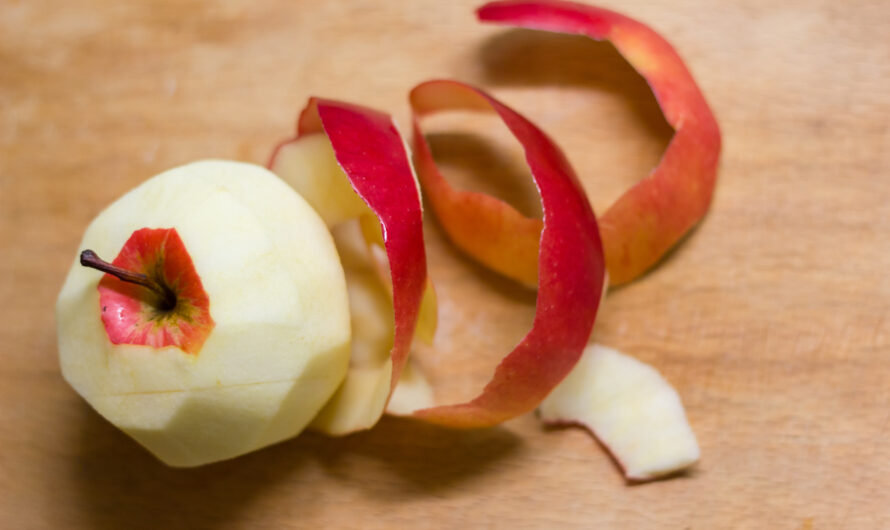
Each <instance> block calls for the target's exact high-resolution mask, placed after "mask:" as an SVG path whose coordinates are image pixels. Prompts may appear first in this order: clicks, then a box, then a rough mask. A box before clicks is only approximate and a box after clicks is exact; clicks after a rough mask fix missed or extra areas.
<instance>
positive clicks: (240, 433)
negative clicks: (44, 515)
mask: <svg viewBox="0 0 890 530" xmlns="http://www.w3.org/2000/svg"><path fill="white" fill-rule="evenodd" d="M145 228H149V229H175V232H176V234H177V235H178V236H179V238H180V239H181V248H179V247H177V245H175V244H174V245H173V246H172V247H171V244H170V243H169V234H170V233H172V232H168V235H167V241H168V242H167V243H166V244H161V242H160V239H158V238H151V237H148V238H146V237H141V236H138V234H140V232H141V231H142V230H143V229H145ZM134 234H135V235H134ZM131 238H137V239H138V240H140V241H141V243H144V244H145V245H147V246H146V247H145V248H144V249H142V250H144V252H142V251H140V252H132V250H133V249H131V248H128V243H127V242H128V240H131ZM137 242H138V241H137ZM137 246H138V245H137ZM80 248H81V249H91V250H93V251H95V254H96V255H97V256H100V257H103V256H104V257H111V256H115V255H117V254H118V253H121V254H122V255H123V256H125V257H126V256H130V257H131V258H132V257H134V256H139V255H146V256H150V255H153V254H155V255H156V254H158V253H160V255H161V256H162V258H161V259H160V260H157V259H154V258H153V259H151V260H147V261H146V260H144V259H134V260H130V261H126V260H122V261H120V262H119V263H121V264H122V265H125V266H130V267H132V268H134V269H138V268H139V266H140V262H144V263H152V262H153V263H158V262H163V261H164V260H165V259H167V258H169V259H170V261H169V262H168V263H169V264H170V265H173V264H174V263H179V264H180V265H181V264H182V258H183V257H188V259H189V260H190V262H191V263H192V265H193V271H194V275H192V276H193V277H192V276H190V275H189V274H188V271H186V270H185V269H187V267H186V268H184V269H183V271H185V272H184V273H183V274H184V275H181V278H182V282H184V283H179V284H177V283H176V282H175V281H171V282H170V285H171V286H172V287H173V288H174V290H175V292H176V294H177V295H178V296H185V297H188V296H191V295H190V294H189V293H190V292H191V293H192V294H194V293H196V292H198V291H203V292H204V293H205V294H206V301H207V310H208V311H209V316H210V317H212V321H213V322H214V325H213V327H212V329H211V330H210V331H209V333H207V336H206V339H205V340H203V342H202V343H201V344H198V343H197V342H195V343H193V344H192V345H191V346H189V345H187V344H183V343H177V342H175V341H174V342H162V343H158V342H154V341H141V340H132V337H131V338H130V339H127V340H123V341H121V340H117V341H116V342H117V343H115V342H114V341H113V340H112V335H111V334H110V333H109V331H108V330H107V327H106V326H105V325H103V319H102V309H103V307H105V308H106V311H107V310H109V309H110V308H109V306H108V305H107V304H104V305H103V303H102V302H100V300H102V299H103V297H106V298H107V297H108V296H110V295H111V291H114V290H116V289H117V288H118V287H120V286H117V287H115V286H114V285H113V284H112V283H111V280H109V279H108V277H107V276H105V277H103V275H102V274H101V273H99V272H97V271H95V270H92V269H90V268H86V267H82V266H81V265H80V264H79V263H75V264H74V266H73V267H72V268H71V270H70V272H69V273H68V276H67V278H66V281H65V284H64V286H63V287H62V291H61V293H60V295H59V298H58V302H57V306H56V314H57V322H58V340H59V356H60V363H61V368H62V373H63V375H64V377H65V379H66V380H67V381H68V382H69V383H70V384H71V386H72V387H73V388H74V389H75V390H76V391H77V392H78V393H79V394H80V395H81V396H83V397H84V398H85V399H86V400H87V401H88V402H89V403H90V405H92V406H93V408H95V409H96V410H97V411H98V412H99V413H100V414H101V415H102V416H104V417H105V418H106V419H108V420H109V421H110V422H111V423H113V424H114V425H116V426H118V427H119V428H121V429H122V430H124V431H125V432H126V433H128V434H129V435H130V436H132V437H133V438H135V439H136V440H137V441H138V442H140V443H141V444H142V445H144V446H145V447H146V448H147V449H148V450H149V451H151V452H152V453H154V454H155V455H156V456H157V457H158V458H159V459H161V460H162V461H164V462H165V463H167V464H169V465H172V466H196V465H200V464H206V463H209V462H214V461H217V460H223V459H227V458H232V457H234V456H237V455H240V454H243V453H246V452H248V451H252V450H254V449H258V448H260V447H263V446H266V445H269V444H272V443H275V442H278V441H281V440H284V439H286V438H289V437H292V436H294V435H296V434H297V433H299V432H300V431H301V430H302V429H303V428H304V427H305V426H306V425H307V424H308V423H309V421H310V420H311V419H312V418H313V417H315V416H316V414H317V413H318V411H319V410H321V408H322V406H323V405H324V404H325V403H326V402H327V401H328V399H329V398H330V396H331V395H332V394H333V393H334V391H335V390H336V389H337V387H338V385H339V384H340V383H341V381H342V380H343V378H344V376H345V374H346V370H347V367H348V363H349V339H350V323H349V309H348V298H347V290H346V283H345V279H344V274H343V269H342V267H341V265H340V260H339V258H338V256H337V252H336V249H335V247H334V244H333V241H332V239H331V235H330V233H329V232H328V230H327V228H326V227H325V225H324V223H323V222H322V220H321V219H320V218H319V217H318V215H317V214H316V213H315V212H314V211H313V210H312V208H311V207H310V206H309V205H308V204H307V203H306V202H305V201H304V200H303V199H302V198H300V197H299V195H298V194H297V193H295V192H294V191H293V190H292V189H291V188H289V187H288V186H287V185H286V184H285V183H284V182H282V181H281V180H280V179H278V178H277V177H276V176H275V175H273V174H272V173H270V172H269V171H267V170H265V169H263V168H261V167H258V166H253V165H249V164H241V163H236V162H224V161H204V162H196V163H193V164H189V165H186V166H183V167H180V168H176V169H172V170H170V171H167V172H164V173H162V174H160V175H158V176H156V177H154V178H152V179H149V180H148V181H146V182H145V183H143V184H142V185H140V186H139V187H137V188H136V189H134V190H132V191H130V192H129V193H127V194H126V195H125V196H124V197H122V198H120V199H119V200H117V201H116V202H115V203H113V204H112V205H111V206H109V207H108V208H107V209H106V210H105V211H103V212H102V213H101V214H100V215H99V216H98V217H97V218H96V219H95V220H94V221H93V222H92V223H91V224H90V226H89V228H88V229H87V231H86V233H85V235H84V238H83V241H82V243H81V245H80ZM177 253H178V254H179V257H178V258H177V257H176V254H177ZM177 260H178V261H177ZM116 261H117V260H116ZM143 270H145V269H143ZM183 271H171V274H173V273H176V274H179V273H180V272H183ZM136 272H138V271H136ZM174 276H175V274H174V275H173V276H171V278H173V277H174ZM190 278H191V279H190ZM115 281H117V280H115ZM198 281H199V282H200V285H198ZM100 285H101V289H100ZM131 288H132V289H142V287H136V286H132V285H131V284H127V286H126V287H125V288H124V289H120V290H117V291H115V292H116V293H117V295H119V296H123V297H126V296H129V297H130V298H131V300H130V302H131V303H132V304H135V303H136V302H137V299H138V301H139V302H140V303H141V302H144V301H145V296H146V295H145V291H144V290H143V291H139V292H137V291H133V290H130V291H128V290H129V289H131ZM109 290H111V291H109ZM190 290H191V291H190ZM124 305H125V304H124ZM199 305H200V304H199ZM152 310H163V307H160V306H158V307H155V308H154V309H152ZM143 315H144V313H143ZM186 316H188V315H186ZM168 317H170V318H169V319H168V321H167V322H160V323H157V322H156V323H154V324H152V325H157V326H159V327H160V328H166V329H167V330H172V331H173V333H171V334H172V335H174V336H175V335H176V333H175V331H176V330H175V326H176V325H177V322H176V321H177V319H178V318H179V317H178V316H177V315H175V314H173V315H168ZM134 318H135V320H133V321H132V322H133V326H134V328H137V327H138V326H140V325H145V324H146V322H145V320H144V316H139V315H137V316H136V317H134ZM168 325H169V326H168ZM134 336H135V337H138V336H139V335H138V334H137V335H134Z"/></svg>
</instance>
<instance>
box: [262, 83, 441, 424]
mask: <svg viewBox="0 0 890 530" xmlns="http://www.w3.org/2000/svg"><path fill="white" fill-rule="evenodd" d="M306 161H310V162H309V163H308V164H307V163H306ZM268 167H269V168H270V169H271V170H272V171H274V172H276V173H277V174H278V175H279V176H281V177H282V179H284V180H285V181H286V182H287V183H289V184H290V185H291V186H293V187H294V188H295V189H296V190H298V191H301V192H303V190H305V195H306V196H307V198H308V199H309V201H310V204H311V205H312V206H313V207H314V208H315V209H316V210H317V211H319V212H320V213H321V215H322V217H323V218H324V219H325V220H326V221H327V223H328V225H329V226H330V227H331V228H332V229H336V227H337V226H338V225H341V224H342V223H344V222H345V221H347V220H350V219H359V220H360V221H359V223H360V225H361V230H360V232H359V234H360V236H364V237H365V243H366V244H367V248H366V249H365V251H363V252H358V254H363V255H364V257H365V258H366V259H367V260H368V261H367V262H366V263H364V264H361V265H359V266H355V265H353V266H351V267H352V269H351V270H350V267H347V276H348V277H349V276H351V275H352V273H355V276H354V277H352V278H349V279H348V280H347V281H348V282H349V283H350V294H351V296H352V300H353V302H354V303H353V305H352V307H351V310H352V321H353V325H354V327H355V328H356V330H357V331H358V333H357V335H356V336H355V337H354V339H353V356H352V361H351V364H350V369H349V373H348V375H347V377H346V380H345V381H344V382H343V384H342V386H341V388H340V389H339V390H338V391H337V393H336V394H335V395H334V397H333V398H332V399H331V402H330V403H329V404H328V405H326V406H325V408H324V410H322V412H321V413H320V414H319V416H318V418H316V419H315V420H314V421H313V424H312V426H313V428H315V429H317V430H320V431H322V432H325V433H327V434H332V435H343V434H348V433H350V432H355V431H357V430H362V429H367V428H370V427H372V426H373V425H374V424H376V423H377V421H378V420H379V419H380V416H381V415H382V414H383V412H384V410H385V408H386V405H387V403H388V401H389V398H390V396H391V394H392V392H393V390H394V389H395V387H396V385H397V384H398V381H399V377H400V375H401V373H402V370H403V369H404V366H405V363H406V362H407V359H408V355H409V353H410V347H411V340H412V337H413V335H414V332H415V329H417V327H418V322H420V323H421V324H420V328H421V330H422V334H423V335H425V336H431V335H432V333H433V331H434V328H435V316H430V315H429V313H430V312H434V311H435V306H434V305H432V306H431V304H430V302H429V300H430V297H431V296H432V295H427V296H424V291H425V290H427V291H429V290H430V289H428V285H429V284H428V281H427V274H426V253H425V249H424V244H423V217H422V208H421V202H420V189H419V185H418V183H417V179H416V176H415V175H414V171H413V168H412V167H411V164H410V161H409V158H408V151H407V147H406V145H405V143H404V141H403V140H402V137H401V135H400V134H399V132H398V130H397V129H396V127H395V124H394V123H393V121H392V118H390V116H388V115H386V114H383V113H380V112H377V111H375V110H372V109H368V108H365V107H361V106H358V105H352V104H349V103H343V102H339V101H333V100H326V99H320V98H311V99H310V100H309V102H308V104H307V106H306V108H305V109H304V110H303V111H302V113H301V114H300V117H299V119H298V123H297V134H296V137H294V138H291V139H288V140H286V141H284V142H282V143H281V144H279V145H278V146H277V147H276V148H275V150H274V151H273V153H272V156H271V157H270V161H269V164H268ZM309 167H311V168H312V169H307V168H309ZM375 248H376V249H378V250H379V249H380V248H382V249H383V251H384V252H383V254H385V255H384V256H375V255H374V254H375V252H374V251H375ZM338 249H339V250H341V254H343V251H344V248H343V247H342V246H339V245H338ZM365 267H370V269H369V270H370V271H371V272H372V275H371V276H368V274H367V272H368V271H367V270H364V268H365ZM375 269H376V270H377V271H378V274H381V275H382V274H383V273H384V272H386V276H387V277H386V278H384V280H385V281H384V282H383V283H382V284H380V282H379V280H376V279H374V277H373V272H374V270H375ZM372 281H374V282H376V283H378V284H379V285H378V286H377V287H376V288H375V287H374V286H372V285H371V284H370V283H369V282H372ZM377 288H388V289H390V290H391V300H392V301H391V311H386V312H384V311H381V310H380V307H378V308H377V310H368V308H369V307H370V306H371V305H372V304H371V303H370V302H369V301H370V300H374V299H376V300H377V302H375V303H376V304H377V305H378V306H379V303H380V300H379V297H376V295H374V294H373V291H375V289H377ZM384 292H385V291H384ZM425 299H426V300H427V302H426V303H425V304H424V303H422V302H423V300H425ZM432 301H433V302H434V301H435V299H434V298H432ZM422 307H423V308H424V309H425V311H426V316H424V317H421V316H420V313H421V308H422ZM388 312H391V313H392V315H387V314H386V313H388ZM386 326H389V327H390V328H391V329H392V330H393V331H392V338H391V342H390V344H388V345H389V348H386V346H387V344H386V343H385V342H384V341H382V340H381V339H380V335H379V333H377V332H376V331H373V330H380V329H383V328H384V327H386Z"/></svg>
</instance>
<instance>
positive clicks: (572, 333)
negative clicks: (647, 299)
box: [411, 81, 605, 428]
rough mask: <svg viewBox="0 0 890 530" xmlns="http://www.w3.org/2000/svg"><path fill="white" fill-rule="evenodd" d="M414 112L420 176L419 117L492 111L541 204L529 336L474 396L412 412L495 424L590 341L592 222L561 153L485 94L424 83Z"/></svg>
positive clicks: (428, 160) (595, 246) (600, 268)
mask: <svg viewBox="0 0 890 530" xmlns="http://www.w3.org/2000/svg"><path fill="white" fill-rule="evenodd" d="M411 105H412V108H413V109H414V112H415V114H414V124H413V125H414V135H413V136H414V146H415V155H416V163H417V166H418V171H419V173H420V174H421V175H423V174H424V173H427V174H429V172H430V171H432V170H433V169H435V165H434V163H433V161H432V154H431V153H430V148H429V145H427V143H426V140H425V139H424V137H423V133H422V132H421V129H420V119H421V118H422V117H424V116H427V115H429V114H432V113H435V112H440V111H445V110H476V111H487V112H494V113H495V114H497V115H498V117H499V118H500V119H501V120H503V122H504V124H505V125H506V126H507V127H508V128H509V129H510V132H511V133H512V134H513V135H514V136H515V137H516V139H517V140H518V141H519V143H520V144H522V147H523V149H524V150H525V155H526V161H527V162H528V165H529V168H530V169H531V173H532V177H533V178H534V180H535V183H536V184H537V189H538V192H539V194H540V197H541V205H542V209H543V212H544V225H543V230H541V231H540V244H539V245H536V247H535V248H539V249H540V251H539V252H538V253H537V255H536V257H537V264H538V265H537V269H536V270H537V281H536V283H537V284H538V286H539V288H538V298H537V304H536V311H535V320H534V324H533V325H532V329H531V330H530V331H529V332H528V334H527V335H526V336H525V337H524V338H523V339H522V341H521V342H520V343H519V344H518V345H517V346H516V348H515V349H514V350H513V351H512V352H510V353H509V354H508V355H507V356H506V357H504V359H503V360H502V361H501V362H500V364H499V365H498V366H497V368H496V369H495V372H494V376H493V377H492V379H491V381H490V382H489V383H488V384H487V385H486V386H485V388H484V389H483V390H482V393H481V394H480V395H479V396H477V397H476V398H474V399H473V400H471V401H469V402H466V403H461V404H456V405H443V406H438V407H431V408H426V409H421V410H418V411H416V412H414V413H413V416H414V417H416V418H420V419H423V420H425V421H429V422H433V423H437V424H441V425H445V426H452V427H463V428H469V427H486V426H490V425H495V424H497V423H500V422H503V421H505V420H508V419H510V418H513V417H515V416H518V415H520V414H523V413H525V412H529V411H531V410H533V409H534V408H535V407H536V406H537V405H538V404H539V403H540V402H541V400H542V399H544V397H545V396H546V395H547V394H548V393H549V392H550V390H551V389H552V388H553V387H554V386H556V385H557V384H558V383H559V382H560V381H561V380H562V379H563V378H564V377H565V376H566V374H568V373H569V371H570V370H571V369H572V366H574V364H575V362H576V361H577V360H578V358H579V357H580V355H581V351H582V350H583V348H584V345H585V344H586V343H587V340H588V338H589V337H590V332H591V329H592V328H593V322H594V320H595V319H596V313H597V308H598V307H599V302H600V298H601V295H602V292H603V288H604V280H605V263H604V259H603V252H602V246H601V242H600V237H599V229H598V228H597V223H596V217H595V216H594V214H593V210H592V209H591V207H590V203H589V202H588V201H587V198H586V197H585V195H584V192H583V191H582V189H581V186H580V184H579V183H578V180H577V178H576V177H575V174H574V171H573V170H572V168H571V167H570V166H569V164H568V162H567V161H566V159H565V157H564V156H563V154H562V152H561V151H560V150H559V148H558V147H557V146H556V145H555V144H554V143H553V142H552V141H551V140H550V139H549V138H548V137H547V136H546V135H545V134H544V133H543V132H541V131H540V130H539V129H538V128H537V127H535V125H534V124H532V123H531V122H529V121H528V120H526V119H525V118H523V117H522V116H521V115H519V114H518V113H516V112H515V111H513V110H512V109H510V108H509V107H507V106H506V105H504V104H502V103H501V102H499V101H497V100H496V99H494V98H493V97H491V96H489V95H488V94H486V93H485V92H483V91H482V90H479V89H478V88H474V87H472V86H470V85H466V84H463V83H459V82H456V81H429V82H427V83H423V84H421V85H419V86H417V87H415V88H414V89H413V90H412V91H411ZM438 178H439V179H441V175H439V177H438ZM441 182H444V179H441ZM426 184H428V183H425V185H426ZM440 193H446V194H447V193H448V187H447V184H446V185H445V186H439V187H436V186H435V184H434V185H433V187H432V188H427V196H428V197H429V199H430V201H431V202H432V203H433V205H434V207H435V206H436V204H437V202H436V201H437V200H438V198H439V194H440ZM466 197H469V199H468V203H469V204H472V201H474V200H476V199H477V198H479V199H480V200H485V199H484V196H481V195H469V194H468V195H466ZM463 210H466V211H471V210H472V206H465V205H464V206H461V205H457V207H456V209H455V210H454V214H455V216H459V215H460V212H461V211H463ZM480 222H485V221H484V220H480ZM491 222H492V223H494V225H489V226H496V223H497V222H498V221H497V220H496V219H494V220H491ZM508 228H509V227H508ZM504 235H505V236H506V237H510V234H508V233H504Z"/></svg>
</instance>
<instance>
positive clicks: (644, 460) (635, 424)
mask: <svg viewBox="0 0 890 530" xmlns="http://www.w3.org/2000/svg"><path fill="white" fill-rule="evenodd" d="M538 413H539V414H540V416H541V419H542V420H543V421H544V422H546V423H550V424H566V423H570V424H580V425H583V426H584V427H587V428H588V429H590V431H591V432H592V433H593V434H594V436H596V437H597V439H599V440H600V441H601V442H602V443H603V445H605V446H606V448H607V449H608V450H609V451H610V452H611V453H612V455H613V456H614V457H615V459H616V460H617V461H618V463H619V464H620V465H621V467H622V468H623V470H624V474H625V476H626V477H627V478H628V479H629V480H632V481H645V480H651V479H655V478H659V477H663V476H665V475H669V474H673V473H676V472H678V471H681V470H683V469H686V468H688V467H689V466H691V465H693V464H694V463H695V462H697V461H698V459H699V455H700V451H699V447H698V442H697V441H696V439H695V434H694V433H693V432H692V428H691V427H690V426H689V422H688V421H687V419H686V412H685V411H684V409H683V404H682V403H681V402H680V396H678V395H677V392H676V390H674V389H673V387H671V385H670V383H668V382H667V381H666V380H665V379H664V377H662V376H661V374H659V373H658V372H657V371H656V370H655V369H654V368H652V367H651V366H649V365H648V364H645V363H643V362H640V361H638V360H636V359H634V358H633V357H629V356H627V355H624V354H623V353H621V352H619V351H617V350H614V349H612V348H607V347H605V346H600V345H598V344H591V345H589V346H588V347H587V348H585V350H584V355H582V356H581V359H580V360H579V361H578V364H577V365H575V368H574V369H573V370H572V371H571V373H569V375H568V376H567V377H566V378H565V379H564V380H563V381H562V382H561V383H560V384H559V385H558V386H557V387H556V388H554V389H553V392H551V393H550V395H549V396H547V398H546V399H545V400H544V401H543V402H542V403H541V406H540V407H539V408H538Z"/></svg>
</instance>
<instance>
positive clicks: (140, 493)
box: [60, 405, 519, 529]
mask: <svg viewBox="0 0 890 530" xmlns="http://www.w3.org/2000/svg"><path fill="white" fill-rule="evenodd" d="M81 409H82V411H83V413H82V418H81V426H80V432H79V436H80V450H79V452H78V454H77V455H75V456H74V457H72V458H71V459H70V460H69V462H70V466H71V467H70V473H69V479H70V483H68V484H66V483H65V482H62V483H61V484H60V487H69V486H73V487H75V488H76V494H77V495H78V496H80V497H81V499H80V502H79V504H80V505H81V506H83V509H84V511H85V512H86V513H88V514H89V521H90V522H91V525H92V526H93V527H95V528H101V529H106V528H107V529H117V528H215V527H220V526H226V525H231V524H232V523H233V522H234V521H239V520H240V519H239V516H240V514H241V513H242V512H243V513H249V512H251V508H250V507H251V506H252V505H254V504H264V503H267V502H271V501H269V500H268V499H264V497H270V498H273V500H274V501H275V502H276V503H287V504H288V505H290V506H291V507H292V509H293V513H294V514H295V515H294V516H295V517H299V516H300V515H302V516H304V517H305V516H307V515H308V514H310V513H312V511H313V510H314V509H315V508H317V506H318V502H317V495H318V491H316V489H315V488H314V487H313V484H315V483H317V482H318V481H319V480H331V479H333V480H342V481H346V482H351V483H352V486H353V487H355V488H358V489H363V490H366V491H363V493H364V494H367V495H370V496H375V495H381V496H387V497H390V498H392V496H393V495H408V494H411V495H417V496H424V495H429V494H434V493H435V492H439V491H443V490H447V489H449V488H455V487H458V486H459V485H460V484H461V483H464V482H465V481H468V480H472V479H473V477H474V476H478V475H479V474H482V473H484V472H485V470H486V469H487V468H488V467H489V465H490V464H491V463H492V462H493V461H494V460H496V459H499V458H504V457H507V456H509V455H510V454H511V453H512V452H514V451H515V450H516V449H517V448H518V447H519V441H518V439H517V438H516V437H515V436H514V435H513V434H512V433H510V432H508V431H505V430H503V429H497V428H496V429H487V430H477V431H457V430H449V429H445V428H440V427H435V426H432V425H427V424H423V423H420V422H415V421H411V420H404V419H395V418H385V419H384V420H383V421H381V422H380V424H378V426H376V427H375V428H374V429H372V430H370V431H366V432H363V433H358V434H355V435H352V436H347V437H345V438H329V437H326V436H323V435H320V434H316V433H303V434H301V435H300V436H299V437H297V438H296V439H293V440H290V441H287V442H284V443H281V444H278V445H275V446H272V447H268V448H266V449H263V450H261V451H257V452H255V453H251V454H248V455H244V456H241V457H238V458H236V459H234V460H229V461H225V462H219V463H216V464H211V465H208V466H203V467H198V468H192V469H173V468H169V467H167V466H165V465H164V464H162V463H160V462H159V461H157V460H156V459H155V458H154V457H153V456H152V455H151V454H149V453H148V452H147V451H145V450H144V449H143V448H141V447H140V446H139V445H138V444H137V443H136V442H134V441H133V440H131V439H130V438H128V437H127V436H126V435H125V434H123V433H122V432H120V431H118V430H117V429H115V428H114V427H113V426H112V425H110V424H109V423H107V422H106V421H104V420H103V419H102V418H101V417H100V416H99V415H98V414H96V413H95V412H93V411H91V410H89V409H88V408H87V407H86V406H85V405H84V406H82V407H81ZM73 430H76V429H73ZM387 474H391V475H392V478H391V479H389V480H384V481H380V478H381V476H382V477H386V475H387ZM319 475H324V477H320V476H319ZM383 484H385V486H384V485H383ZM256 509H257V508H256V507H254V508H253V510H256Z"/></svg>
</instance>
